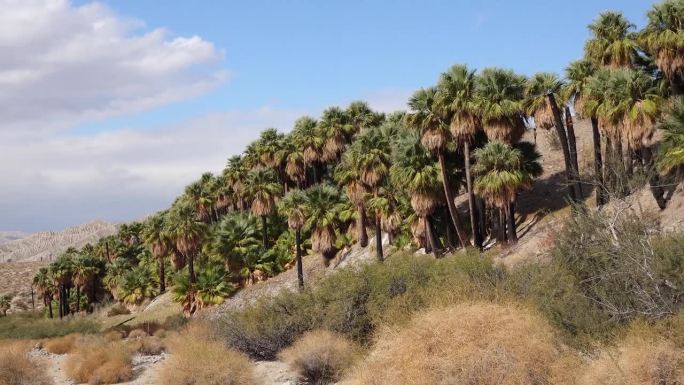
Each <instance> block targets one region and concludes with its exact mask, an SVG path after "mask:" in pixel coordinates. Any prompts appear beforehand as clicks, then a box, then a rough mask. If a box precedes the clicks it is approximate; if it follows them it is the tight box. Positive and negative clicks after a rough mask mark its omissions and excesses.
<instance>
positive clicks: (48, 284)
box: [33, 267, 55, 318]
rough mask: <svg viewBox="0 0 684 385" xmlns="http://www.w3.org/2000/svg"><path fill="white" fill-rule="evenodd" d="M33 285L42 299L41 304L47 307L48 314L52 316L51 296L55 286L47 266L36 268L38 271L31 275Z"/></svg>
mask: <svg viewBox="0 0 684 385" xmlns="http://www.w3.org/2000/svg"><path fill="white" fill-rule="evenodd" d="M33 286H34V287H35V288H36V291H37V292H38V294H39V295H40V296H41V298H42V299H43V305H45V307H46V308H47V309H48V316H49V317H50V318H53V314H52V298H53V297H54V292H55V286H54V282H53V280H52V277H50V271H49V270H48V268H47V267H41V268H40V269H38V272H37V273H36V275H35V276H34V277H33Z"/></svg>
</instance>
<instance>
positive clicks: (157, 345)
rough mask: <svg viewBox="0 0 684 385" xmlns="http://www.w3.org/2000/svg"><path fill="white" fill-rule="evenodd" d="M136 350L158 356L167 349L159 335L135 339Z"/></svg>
mask: <svg viewBox="0 0 684 385" xmlns="http://www.w3.org/2000/svg"><path fill="white" fill-rule="evenodd" d="M133 347H134V349H135V351H137V352H138V353H140V354H142V355H144V356H157V355H160V354H162V352H164V351H165V350H166V348H165V347H164V343H163V342H162V340H161V338H159V337H145V338H140V339H137V340H135V341H133Z"/></svg>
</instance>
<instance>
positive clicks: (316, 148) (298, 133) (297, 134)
mask: <svg viewBox="0 0 684 385" xmlns="http://www.w3.org/2000/svg"><path fill="white" fill-rule="evenodd" d="M317 126H318V123H317V122H316V120H315V119H313V118H311V117H309V116H303V117H301V118H299V119H297V121H295V125H294V128H293V130H292V143H294V145H295V147H296V148H298V149H299V150H301V152H302V156H303V158H304V162H305V169H306V167H311V170H312V172H313V175H312V178H311V179H312V181H313V183H316V182H317V181H318V175H317V173H316V166H317V163H318V162H320V161H321V156H322V147H323V138H322V137H321V136H320V135H319V133H318V132H317V131H318V130H317ZM304 179H306V177H305V178H304Z"/></svg>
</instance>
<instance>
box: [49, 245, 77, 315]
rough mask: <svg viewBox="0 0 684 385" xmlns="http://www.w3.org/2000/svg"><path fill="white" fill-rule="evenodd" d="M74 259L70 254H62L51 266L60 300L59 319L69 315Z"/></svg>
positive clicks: (50, 269) (50, 271)
mask: <svg viewBox="0 0 684 385" xmlns="http://www.w3.org/2000/svg"><path fill="white" fill-rule="evenodd" d="M72 265H73V263H72V258H71V255H70V254H67V253H65V254H62V255H61V256H59V257H58V258H57V259H56V260H55V261H54V262H52V263H51V264H50V267H49V273H50V276H51V277H52V280H53V282H54V284H55V287H57V297H58V298H59V318H62V317H64V316H66V315H68V314H69V287H70V285H71V280H72Z"/></svg>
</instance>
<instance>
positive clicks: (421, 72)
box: [0, 0, 652, 231]
mask: <svg viewBox="0 0 684 385" xmlns="http://www.w3.org/2000/svg"><path fill="white" fill-rule="evenodd" d="M651 4H652V2H650V1H645V0H644V1H624V0H623V1H617V0H606V1H588V0H581V1H563V2H561V1H553V0H552V1H549V0H546V1H530V0H527V1H525V0H521V1H477V2H476V1H468V2H466V1H437V0H427V1H417V0H416V1H410V0H397V1H355V0H348V1H313V0H312V1H303V0H292V1H284V0H283V1H275V0H273V1H263V0H257V1H218V0H208V1H163V2H162V1H158V0H155V1H152V0H105V1H104V2H90V1H83V0H22V1H19V2H17V1H14V0H0V25H2V26H3V28H0V50H2V52H3V55H0V156H1V157H2V159H1V160H2V161H0V180H3V181H9V183H6V184H5V185H4V186H3V188H2V189H0V231H6V230H22V231H41V230H55V229H60V228H64V227H66V226H71V225H76V224H80V223H83V222H86V221H89V220H92V219H104V220H108V221H115V222H124V221H131V220H135V219H138V218H141V217H143V216H145V215H147V214H150V213H152V212H154V211H156V210H160V209H163V208H166V207H168V205H169V204H170V203H171V202H172V201H173V199H174V198H175V197H176V196H177V195H179V194H180V193H181V192H182V191H183V188H184V186H185V185H187V184H188V183H190V182H191V181H192V180H194V179H196V178H198V177H199V176H200V175H201V173H202V172H205V171H212V172H219V171H220V170H221V169H222V167H223V166H224V164H225V161H226V159H227V158H228V157H230V156H231V155H234V154H237V153H239V152H241V151H242V150H243V149H244V147H245V145H246V144H247V143H249V142H250V141H252V140H254V139H255V138H256V137H257V136H258V135H259V132H260V131H261V130H263V129H264V128H268V127H276V128H279V129H281V130H283V131H287V130H289V128H290V127H291V126H292V123H293V122H294V120H295V119H296V118H297V117H299V116H301V115H303V114H308V115H313V116H317V115H318V114H320V112H321V111H322V110H323V109H324V108H326V107H328V106H330V105H346V104H347V103H349V102H350V101H352V100H356V99H365V100H368V101H369V103H370V104H371V107H373V108H376V109H379V110H383V111H391V110H395V109H401V108H404V107H405V102H406V100H407V98H408V96H409V95H410V93H411V92H413V91H414V90H416V89H418V88H420V87H424V86H429V85H432V84H434V82H435V81H436V79H437V77H438V75H439V73H440V72H441V71H444V70H445V69H447V68H448V67H449V66H450V65H452V64H456V63H467V64H468V65H470V66H471V67H472V68H480V69H481V68H483V67H486V66H499V67H508V68H512V69H514V70H515V71H517V72H520V73H524V74H528V75H529V74H532V73H534V72H536V71H553V72H559V73H560V72H562V70H563V68H564V67H565V66H566V65H567V63H569V62H570V61H572V60H575V59H578V58H580V57H581V56H582V49H583V44H584V41H585V40H586V38H587V37H588V35H589V33H588V30H587V24H589V23H590V22H591V21H592V20H593V19H594V18H596V16H597V15H598V14H599V13H600V12H601V11H604V10H609V9H614V10H620V11H622V12H624V14H625V15H626V16H627V18H629V19H630V20H631V21H632V22H634V23H635V24H637V26H639V27H641V26H643V24H644V23H645V13H646V11H647V10H648V8H649V7H650V6H651ZM27 202H30V204H27Z"/></svg>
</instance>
